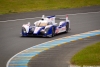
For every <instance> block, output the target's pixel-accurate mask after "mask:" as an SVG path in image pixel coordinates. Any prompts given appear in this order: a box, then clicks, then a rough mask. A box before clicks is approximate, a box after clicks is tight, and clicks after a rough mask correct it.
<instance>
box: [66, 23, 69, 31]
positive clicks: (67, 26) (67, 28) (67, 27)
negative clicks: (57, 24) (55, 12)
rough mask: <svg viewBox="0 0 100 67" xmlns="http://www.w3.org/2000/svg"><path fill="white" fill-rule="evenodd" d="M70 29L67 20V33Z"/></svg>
mask: <svg viewBox="0 0 100 67" xmlns="http://www.w3.org/2000/svg"><path fill="white" fill-rule="evenodd" d="M68 31H69V23H68V22H67V24H66V31H65V33H68Z"/></svg>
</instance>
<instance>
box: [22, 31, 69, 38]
mask: <svg viewBox="0 0 100 67" xmlns="http://www.w3.org/2000/svg"><path fill="white" fill-rule="evenodd" d="M64 34H68V33H65V32H64V33H59V34H56V35H55V36H54V37H43V36H27V37H23V36H20V38H56V37H57V36H60V35H64Z"/></svg>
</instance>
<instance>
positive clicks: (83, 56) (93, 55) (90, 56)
mask: <svg viewBox="0 0 100 67" xmlns="http://www.w3.org/2000/svg"><path fill="white" fill-rule="evenodd" d="M71 63H72V64H74V65H82V66H83V65H89V66H91V65H100V42H98V43H96V44H93V45H91V46H88V47H86V48H84V49H82V50H81V51H79V52H78V53H77V54H75V55H74V56H73V57H72V59H71Z"/></svg>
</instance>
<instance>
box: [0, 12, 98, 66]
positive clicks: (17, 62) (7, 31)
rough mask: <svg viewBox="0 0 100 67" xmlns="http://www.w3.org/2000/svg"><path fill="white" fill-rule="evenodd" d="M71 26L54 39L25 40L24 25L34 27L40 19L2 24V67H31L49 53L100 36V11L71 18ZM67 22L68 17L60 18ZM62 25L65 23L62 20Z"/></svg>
mask: <svg viewBox="0 0 100 67" xmlns="http://www.w3.org/2000/svg"><path fill="white" fill-rule="evenodd" d="M67 15H68V17H69V20H70V22H71V31H69V33H67V34H65V33H64V34H61V35H57V36H55V37H53V38H42V37H21V35H20V32H21V25H22V24H25V23H27V22H31V24H32V23H34V22H35V21H36V20H38V19H40V17H36V18H35V17H34V18H25V19H16V20H5V21H4V20H3V21H2V20H1V21H0V30H1V31H0V40H1V41H0V53H1V55H0V57H1V58H0V59H1V60H0V66H2V67H5V66H6V67H28V65H27V63H28V62H29V60H30V59H31V58H32V57H33V56H37V55H39V54H40V53H41V52H43V51H45V50H49V49H50V48H54V47H55V46H59V45H62V44H63V43H68V42H71V41H74V40H78V39H81V38H86V37H89V36H95V35H99V34H100V20H99V18H100V11H95V12H92V11H89V12H85V13H75V14H68V13H67ZM56 16H57V17H58V18H61V19H63V18H65V16H66V14H63V15H59V14H58V15H56ZM60 21H61V20H60Z"/></svg>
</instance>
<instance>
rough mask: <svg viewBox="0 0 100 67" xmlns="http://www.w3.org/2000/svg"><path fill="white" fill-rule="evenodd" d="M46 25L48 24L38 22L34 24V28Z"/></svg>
mask: <svg viewBox="0 0 100 67" xmlns="http://www.w3.org/2000/svg"><path fill="white" fill-rule="evenodd" d="M47 24H48V23H46V22H38V23H36V26H38V27H42V26H47Z"/></svg>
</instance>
